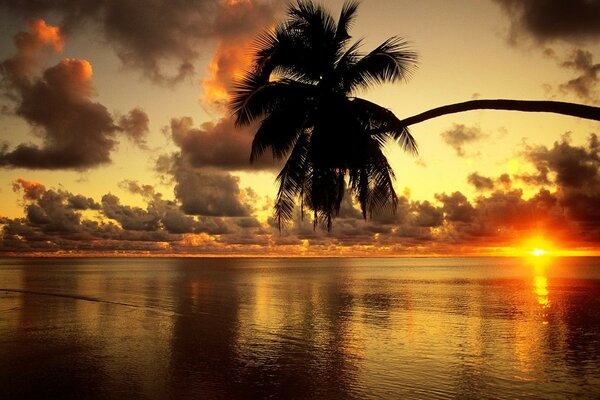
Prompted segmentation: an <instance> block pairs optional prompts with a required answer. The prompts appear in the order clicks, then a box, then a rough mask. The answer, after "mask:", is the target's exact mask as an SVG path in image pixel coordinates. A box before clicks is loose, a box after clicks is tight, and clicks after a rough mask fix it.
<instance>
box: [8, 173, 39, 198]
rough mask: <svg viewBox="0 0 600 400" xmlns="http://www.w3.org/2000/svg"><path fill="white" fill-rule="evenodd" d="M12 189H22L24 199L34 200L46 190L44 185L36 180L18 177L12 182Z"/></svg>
mask: <svg viewBox="0 0 600 400" xmlns="http://www.w3.org/2000/svg"><path fill="white" fill-rule="evenodd" d="M12 187H13V191H15V192H17V191H19V190H21V189H22V190H23V199H24V200H36V199H39V198H40V196H41V195H42V194H43V193H44V192H45V191H46V187H45V186H44V185H42V184H41V183H39V182H36V181H28V180H26V179H23V178H18V179H17V180H15V181H14V182H13V183H12Z"/></svg>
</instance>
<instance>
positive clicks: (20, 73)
mask: <svg viewBox="0 0 600 400" xmlns="http://www.w3.org/2000/svg"><path fill="white" fill-rule="evenodd" d="M14 42H15V47H16V48H17V53H16V54H15V55H13V56H12V57H10V58H8V59H7V60H5V61H3V62H2V64H0V72H1V73H2V79H3V83H4V85H5V86H12V85H13V84H14V85H21V84H25V83H26V79H27V78H28V77H29V76H31V75H32V74H33V72H34V69H35V67H36V66H37V60H36V58H37V54H38V52H40V51H41V50H42V49H43V48H45V47H51V48H52V49H53V50H54V51H55V52H57V53H59V52H61V51H62V49H63V47H64V44H65V41H64V37H63V36H62V33H61V31H60V29H59V28H58V27H56V26H51V25H47V24H46V22H45V21H44V20H41V19H35V20H32V21H31V22H30V24H29V31H28V32H19V33H17V34H16V35H15V37H14Z"/></svg>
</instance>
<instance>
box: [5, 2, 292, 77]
mask: <svg viewBox="0 0 600 400" xmlns="http://www.w3.org/2000/svg"><path fill="white" fill-rule="evenodd" d="M281 3H282V2H280V1H277V0H264V1H254V2H246V1H240V2H224V1H221V0H177V1H172V0H152V1H138V0H120V1H111V0H78V1H39V0H21V1H13V0H0V5H1V7H2V8H3V9H4V10H5V11H8V12H11V13H14V14H17V15H20V16H24V17H26V18H34V17H35V18H38V17H42V16H46V15H52V16H57V17H58V18H61V24H60V25H61V27H62V28H63V29H64V31H65V32H67V33H74V32H75V31H78V30H80V29H81V28H85V27H88V26H92V27H94V28H95V29H98V30H99V31H100V32H101V34H102V35H103V36H104V37H105V38H106V39H107V41H108V42H109V43H110V44H111V45H112V46H113V47H114V49H115V51H116V53H117V55H118V56H119V58H120V59H121V61H122V63H123V64H124V65H125V66H128V67H132V68H136V69H139V70H141V71H142V72H143V74H144V75H145V76H146V77H147V78H149V79H151V80H153V81H154V82H157V83H162V84H173V83H176V82H179V81H181V80H182V79H185V78H187V77H189V76H191V75H192V73H193V71H194V68H193V62H194V61H196V60H197V59H198V57H199V56H201V55H205V54H203V49H202V46H205V45H206V42H207V40H211V39H215V38H221V37H226V36H232V35H238V36H239V35H246V36H253V35H254V33H256V32H257V31H258V30H259V29H263V28H264V27H265V26H266V25H267V24H268V22H269V21H271V20H272V19H273V16H274V14H275V12H276V11H277V10H278V8H279V4H281Z"/></svg>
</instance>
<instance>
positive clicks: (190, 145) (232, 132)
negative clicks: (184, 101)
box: [170, 117, 280, 170]
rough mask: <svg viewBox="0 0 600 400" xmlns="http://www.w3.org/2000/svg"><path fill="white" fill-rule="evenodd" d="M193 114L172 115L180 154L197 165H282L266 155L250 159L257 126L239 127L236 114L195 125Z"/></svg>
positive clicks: (173, 135)
mask: <svg viewBox="0 0 600 400" xmlns="http://www.w3.org/2000/svg"><path fill="white" fill-rule="evenodd" d="M193 125H194V122H193V120H192V118H190V117H182V118H173V119H171V126H170V128H171V138H172V139H173V142H174V143H175V144H176V145H177V146H179V147H180V148H181V155H182V156H183V158H185V159H186V160H187V162H188V163H189V164H190V165H191V166H194V167H199V168H200V167H214V168H219V169H226V170H248V169H274V168H277V167H278V166H280V163H276V162H275V161H274V160H273V159H272V158H270V157H268V156H265V157H261V158H260V159H258V160H256V161H255V162H254V163H252V164H251V163H250V149H251V147H252V140H253V136H254V130H255V128H254V127H253V126H251V127H243V128H238V127H236V126H235V124H234V122H233V118H230V117H226V118H222V119H220V120H218V121H217V122H206V123H203V124H202V125H201V126H200V127H199V128H194V126H193Z"/></svg>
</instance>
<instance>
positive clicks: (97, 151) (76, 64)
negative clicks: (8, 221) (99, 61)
mask: <svg viewBox="0 0 600 400" xmlns="http://www.w3.org/2000/svg"><path fill="white" fill-rule="evenodd" d="M31 28H32V31H31V32H24V33H21V34H17V35H16V37H15V43H16V47H17V52H16V54H15V55H13V56H12V57H9V58H8V59H7V60H5V61H4V62H3V63H2V67H3V68H1V69H0V74H1V76H2V78H3V79H4V81H5V83H6V84H7V85H6V86H7V90H10V91H11V94H12V96H11V97H12V98H13V99H14V101H15V102H16V104H15V109H14V112H15V114H16V115H17V116H19V117H21V118H23V119H24V120H25V121H27V122H28V123H29V124H30V125H31V126H32V128H33V129H34V130H35V131H36V132H37V133H39V136H40V137H41V139H42V143H41V144H39V145H38V144H30V143H22V144H19V145H17V146H16V148H14V149H12V150H9V149H8V148H6V147H5V148H3V149H2V150H0V166H4V167H20V168H31V169H61V168H71V169H86V168H91V167H95V166H97V165H100V164H106V163H109V162H110V153H111V151H112V150H113V149H114V148H115V146H116V144H117V140H116V133H118V132H120V131H124V132H125V133H126V134H128V135H130V136H132V137H133V138H134V140H136V141H138V142H139V141H141V140H142V136H143V134H144V133H145V132H147V116H146V115H145V113H143V111H141V110H137V111H136V110H134V111H132V113H133V114H130V115H128V116H127V117H125V118H124V119H122V120H121V121H120V123H121V124H122V125H123V126H118V125H117V124H116V123H115V121H114V120H113V117H112V115H111V114H110V113H109V112H108V110H107V109H106V107H105V106H104V105H102V104H100V103H96V102H93V101H92V100H91V97H92V96H93V94H94V87H93V84H92V73H93V71H92V66H91V64H90V63H89V62H88V61H87V60H82V59H76V58H66V59H63V60H62V61H60V62H59V63H58V64H57V65H55V66H53V67H50V68H47V69H46V70H44V71H43V73H42V75H41V76H34V75H32V74H31V72H32V70H33V66H34V65H35V64H36V57H37V54H36V52H37V51H39V50H40V49H41V46H42V45H44V44H52V46H55V47H58V46H62V44H63V41H62V36H60V32H59V30H58V28H56V27H49V26H48V25H46V24H45V23H44V22H43V21H41V20H39V21H38V22H36V23H35V24H32V27H31ZM23 43H26V44H23ZM144 117H145V118H144ZM144 123H145V125H144Z"/></svg>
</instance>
